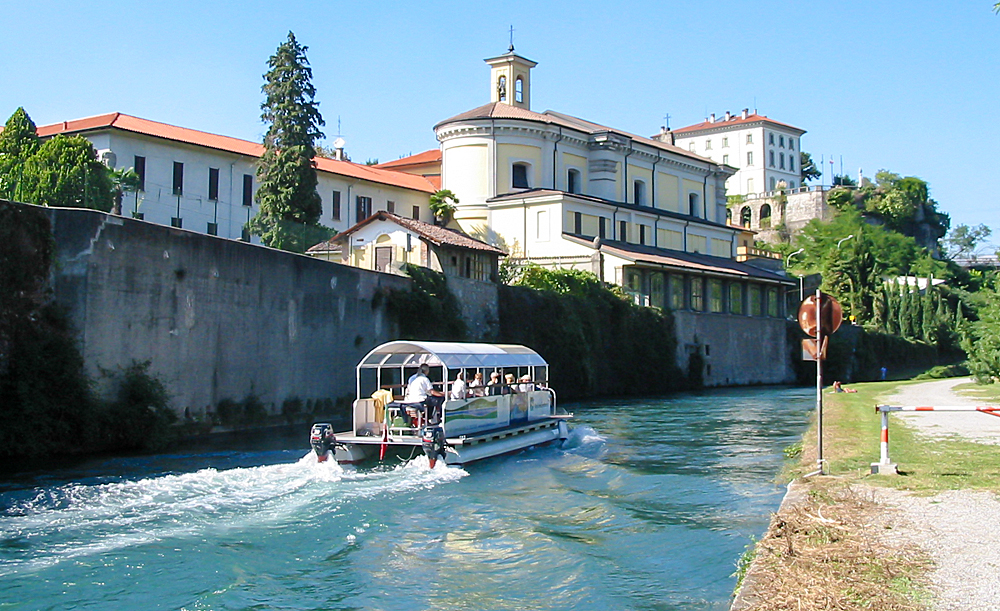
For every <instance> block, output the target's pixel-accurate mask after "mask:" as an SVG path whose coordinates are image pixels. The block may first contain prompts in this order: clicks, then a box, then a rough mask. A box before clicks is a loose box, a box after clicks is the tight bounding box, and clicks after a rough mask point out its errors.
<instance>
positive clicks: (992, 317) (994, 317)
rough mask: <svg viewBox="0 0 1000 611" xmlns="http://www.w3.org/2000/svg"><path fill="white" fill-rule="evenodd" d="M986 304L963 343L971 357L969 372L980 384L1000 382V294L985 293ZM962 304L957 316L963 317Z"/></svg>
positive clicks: (981, 308)
mask: <svg viewBox="0 0 1000 611" xmlns="http://www.w3.org/2000/svg"><path fill="white" fill-rule="evenodd" d="M983 297H984V298H985V299H986V303H985V304H984V305H983V306H981V307H980V308H979V312H978V314H979V320H978V321H976V322H975V323H973V324H972V326H971V330H970V335H969V337H967V338H966V339H965V340H964V341H963V342H962V347H963V348H965V351H966V353H967V354H968V355H969V360H968V366H969V372H970V373H972V375H974V376H975V377H976V379H978V380H979V381H980V382H984V383H993V382H997V381H1000V293H998V292H996V291H990V292H986V291H984V292H983ZM961 310H962V306H961V302H960V303H959V306H958V313H957V316H959V317H960V316H961Z"/></svg>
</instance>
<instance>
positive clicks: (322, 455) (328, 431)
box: [309, 422, 337, 462]
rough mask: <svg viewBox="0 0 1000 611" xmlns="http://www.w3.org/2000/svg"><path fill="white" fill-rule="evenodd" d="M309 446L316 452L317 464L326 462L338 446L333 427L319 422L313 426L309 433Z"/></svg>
mask: <svg viewBox="0 0 1000 611" xmlns="http://www.w3.org/2000/svg"><path fill="white" fill-rule="evenodd" d="M309 445H311V446H312V449H313V451H314V452H316V461H317V462H326V459H327V458H328V457H329V456H330V452H331V451H333V449H334V447H336V445H337V438H336V437H335V436H334V435H333V426H332V425H330V424H327V423H326V422H319V423H317V424H314V425H313V426H312V430H311V431H309Z"/></svg>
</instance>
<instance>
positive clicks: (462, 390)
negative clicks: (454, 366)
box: [451, 369, 466, 399]
mask: <svg viewBox="0 0 1000 611" xmlns="http://www.w3.org/2000/svg"><path fill="white" fill-rule="evenodd" d="M465 397H466V386H465V371H464V370H461V369H459V370H458V375H456V376H455V381H454V382H452V383H451V398H452V399H465Z"/></svg>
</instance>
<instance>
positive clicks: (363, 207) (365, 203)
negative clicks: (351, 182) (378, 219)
mask: <svg viewBox="0 0 1000 611" xmlns="http://www.w3.org/2000/svg"><path fill="white" fill-rule="evenodd" d="M355 201H356V203H357V210H358V220H359V221H362V220H364V219H366V218H368V217H369V216H371V215H372V198H370V197H365V196H364V195H359V196H358V197H357V199H356V200H355Z"/></svg>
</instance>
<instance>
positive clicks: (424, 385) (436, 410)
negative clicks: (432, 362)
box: [403, 363, 444, 424]
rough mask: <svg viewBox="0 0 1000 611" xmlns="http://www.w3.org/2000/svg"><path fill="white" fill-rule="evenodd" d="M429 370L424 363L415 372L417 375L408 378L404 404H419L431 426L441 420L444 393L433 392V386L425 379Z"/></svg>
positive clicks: (428, 379) (429, 380)
mask: <svg viewBox="0 0 1000 611" xmlns="http://www.w3.org/2000/svg"><path fill="white" fill-rule="evenodd" d="M430 371H431V368H430V367H429V366H428V365H427V364H426V363H424V364H423V365H421V366H420V369H418V370H417V373H415V374H413V375H412V376H410V379H409V380H407V381H406V396H405V397H404V398H403V402H404V403H411V404H412V403H420V404H423V406H424V408H425V413H426V414H427V415H428V417H429V418H430V420H431V424H436V423H438V422H440V420H441V404H442V403H444V393H442V392H441V391H439V390H434V384H433V383H432V382H431V379H430V378H428V377H427V374H428V373H430Z"/></svg>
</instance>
